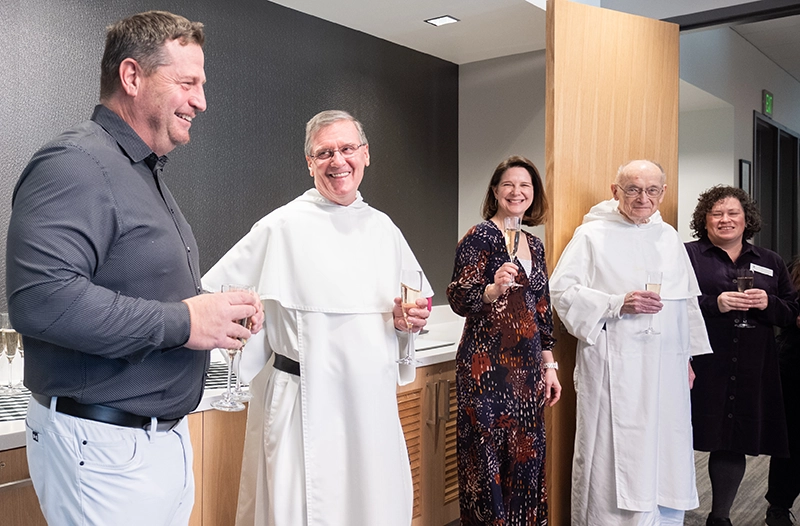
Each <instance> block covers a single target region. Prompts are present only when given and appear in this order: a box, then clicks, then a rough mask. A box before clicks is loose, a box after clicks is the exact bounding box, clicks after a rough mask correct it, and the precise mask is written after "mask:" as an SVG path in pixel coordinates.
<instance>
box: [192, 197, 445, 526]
mask: <svg viewBox="0 0 800 526" xmlns="http://www.w3.org/2000/svg"><path fill="white" fill-rule="evenodd" d="M401 269H417V270H421V269H420V266H419V264H418V263H417V260H416V259H415V257H414V255H413V254H412V252H411V249H410V248H409V246H408V244H407V243H406V241H405V239H404V238H403V235H402V233H401V232H400V230H399V229H398V228H397V227H396V226H395V225H394V223H392V221H391V220H390V219H389V218H388V216H386V215H385V214H383V213H382V212H379V211H377V210H375V209H373V208H371V207H369V206H368V205H367V204H366V203H365V202H364V201H363V200H362V199H361V195H360V194H358V196H357V199H356V201H355V202H354V203H352V204H351V205H349V206H340V205H337V204H335V203H332V202H330V201H328V200H327V199H325V198H324V197H322V195H321V194H320V193H319V192H318V191H317V190H315V189H312V190H309V191H307V192H306V193H305V194H303V195H301V196H300V197H298V198H297V199H295V200H294V201H292V202H290V203H288V204H287V205H285V206H283V207H281V208H278V209H277V210H275V211H274V212H272V213H270V214H269V215H267V216H266V217H264V218H262V219H261V220H260V221H259V222H258V223H256V224H255V225H254V226H253V228H252V230H251V231H250V233H248V234H247V235H246V236H245V237H244V238H242V239H241V240H240V241H239V242H238V243H237V244H236V245H235V246H234V247H233V248H232V249H231V250H230V251H229V252H228V253H227V254H226V255H225V256H224V257H223V258H222V259H221V260H220V261H219V262H218V263H217V264H216V265H215V266H214V267H213V268H212V269H211V270H210V271H209V272H208V273H207V274H206V275H205V276H204V277H203V285H204V287H206V289H208V290H219V287H220V285H222V284H224V283H236V284H251V285H255V286H256V289H257V291H258V293H259V295H260V297H261V299H262V302H263V304H264V313H265V330H264V331H262V332H261V333H259V334H258V335H256V336H254V337H253V338H252V339H251V340H250V341H249V342H248V343H247V346H246V347H245V349H244V352H243V355H242V356H243V358H242V376H243V378H244V379H245V380H248V379H250V378H252V377H253V375H254V374H255V373H256V372H258V374H257V375H256V376H255V378H253V380H252V382H251V385H250V390H251V392H252V393H253V395H254V399H253V400H252V401H251V402H250V408H249V413H248V422H247V435H246V438H245V453H244V460H243V469H242V477H241V485H240V494H239V507H238V513H237V525H240V526H241V525H259V526H261V525H265V526H266V525H269V526H272V525H276V526H289V525H291V526H301V525H308V526H321V525H326V526H351V525H354V524H364V525H366V524H381V525H386V526H408V525H409V524H410V523H411V513H412V505H413V488H412V483H411V471H410V466H409V461H408V454H407V450H406V445H405V440H404V437H403V430H402V428H401V425H400V419H399V416H398V411H397V398H396V386H397V383H398V380H399V381H400V383H406V382H410V381H412V380H413V378H414V372H415V371H414V369H413V367H408V366H398V365H397V363H396V360H397V358H398V357H399V354H400V353H399V348H398V336H400V338H401V339H403V338H402V333H398V332H397V331H396V330H395V328H394V322H393V316H392V308H393V306H394V303H393V300H394V298H395V297H397V296H399V288H400V272H401ZM423 281H424V287H423V293H424V295H425V296H428V297H429V296H431V295H432V294H433V292H432V291H431V289H430V285H429V284H428V282H427V280H426V279H424V278H423ZM273 351H274V352H277V353H279V354H282V355H284V356H287V357H289V358H291V359H293V360H296V361H298V362H299V363H300V369H301V375H300V377H299V378H298V377H297V376H294V375H290V374H288V373H285V372H283V371H278V370H276V369H274V368H273V367H271V365H270V364H271V360H270V362H269V364H267V360H268V359H269V358H270V356H271V354H272V352H273ZM298 493H300V494H301V495H299V496H298Z"/></svg>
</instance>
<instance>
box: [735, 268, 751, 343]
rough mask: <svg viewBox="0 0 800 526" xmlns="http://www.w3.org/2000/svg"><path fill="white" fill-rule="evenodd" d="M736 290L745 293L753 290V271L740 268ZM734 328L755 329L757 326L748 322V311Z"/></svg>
mask: <svg viewBox="0 0 800 526" xmlns="http://www.w3.org/2000/svg"><path fill="white" fill-rule="evenodd" d="M736 288H737V290H738V291H739V292H744V291H746V290H747V289H752V288H753V271H752V270H750V269H749V268H740V269H737V270H736ZM734 327H739V328H740V329H754V328H755V325H753V324H752V323H750V322H749V321H747V310H745V311H744V312H742V321H740V322H739V323H736V324H734Z"/></svg>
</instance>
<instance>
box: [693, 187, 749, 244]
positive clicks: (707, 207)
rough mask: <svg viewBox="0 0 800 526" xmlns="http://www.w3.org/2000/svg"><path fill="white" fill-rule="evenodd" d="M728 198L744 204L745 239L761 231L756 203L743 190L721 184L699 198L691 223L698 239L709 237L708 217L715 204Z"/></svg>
mask: <svg viewBox="0 0 800 526" xmlns="http://www.w3.org/2000/svg"><path fill="white" fill-rule="evenodd" d="M728 197H734V198H736V199H738V200H739V203H741V204H742V210H744V219H745V224H744V235H743V237H744V239H750V238H751V237H753V234H755V233H756V232H758V231H760V230H761V213H760V212H759V211H758V208H756V204H755V202H754V201H753V199H752V198H751V197H750V196H749V195H748V194H747V192H745V191H744V190H742V189H741V188H735V187H733V186H725V185H721V184H719V185H717V186H712V187H711V188H709V189H708V190H706V191H705V192H703V193H702V194H700V197H698V198H697V206H696V207H695V209H694V213H692V222H691V223H689V228H691V229H692V232H694V235H695V236H696V237H697V238H699V239H703V238H705V237H708V231H707V230H706V215H708V213H709V212H711V209H712V208H714V205H715V204H717V203H719V202H720V201H722V200H723V199H726V198H728Z"/></svg>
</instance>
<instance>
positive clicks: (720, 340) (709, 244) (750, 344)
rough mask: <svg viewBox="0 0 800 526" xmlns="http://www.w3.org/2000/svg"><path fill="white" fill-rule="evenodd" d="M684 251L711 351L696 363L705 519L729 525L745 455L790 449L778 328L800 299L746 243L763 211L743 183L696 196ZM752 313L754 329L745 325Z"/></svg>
mask: <svg viewBox="0 0 800 526" xmlns="http://www.w3.org/2000/svg"><path fill="white" fill-rule="evenodd" d="M691 228H692V229H693V230H694V233H695V234H696V235H697V237H698V238H699V239H698V240H697V241H693V242H691V243H687V245H686V250H687V252H688V253H689V258H690V259H691V261H692V265H693V266H694V270H695V274H696V275H697V281H698V283H699V284H700V290H701V293H702V294H701V296H700V308H701V310H702V312H703V317H704V319H705V322H706V328H707V329H708V336H709V340H710V342H711V347H712V348H713V349H714V353H713V354H707V355H704V356H698V357H696V358H695V359H694V361H693V362H692V366H693V368H694V371H695V373H696V375H697V378H696V379H695V382H694V388H693V389H692V426H693V428H694V448H695V449H696V450H698V451H710V452H711V454H710V456H709V461H708V472H709V476H710V479H711V488H712V508H711V514H710V515H709V517H708V520H707V522H706V524H707V525H730V524H731V522H730V519H729V514H730V508H731V505H732V504H733V500H734V498H735V497H736V491H737V490H738V488H739V484H740V483H741V480H742V477H743V475H744V470H745V455H774V456H780V457H786V456H788V452H789V451H788V444H787V435H786V421H785V417H784V412H783V402H782V398H781V384H780V377H779V371H778V352H777V346H776V344H775V338H774V332H773V331H774V327H775V326H778V327H782V326H785V325H789V324H791V323H794V321H795V318H796V317H797V314H798V296H797V292H796V290H795V288H794V286H793V285H792V281H791V279H790V277H789V272H788V271H787V270H786V265H785V263H784V262H783V260H782V259H781V257H780V256H779V255H778V254H776V253H774V252H772V251H770V250H767V249H764V248H760V247H756V246H754V245H751V244H750V243H748V242H747V241H746V240H747V239H749V238H751V237H752V236H753V234H755V233H756V232H758V231H759V230H760V228H761V218H760V216H759V213H758V210H757V209H756V207H755V205H754V204H753V201H752V200H751V199H750V197H749V196H748V195H747V194H746V193H745V192H744V191H743V190H741V189H739V188H733V187H730V186H715V187H713V188H711V189H709V190H707V191H706V192H704V193H703V194H702V195H701V196H700V198H699V199H698V204H697V207H696V208H695V211H694V214H693V216H692V222H691ZM739 269H751V270H753V271H754V272H753V274H754V278H753V279H754V281H753V285H752V288H750V289H749V290H747V291H745V292H738V291H737V283H736V281H737V271H738V270H739ZM745 312H746V318H747V321H749V322H750V324H751V325H753V326H754V327H752V328H739V327H737V326H736V325H740V324H741V321H742V320H743V314H745Z"/></svg>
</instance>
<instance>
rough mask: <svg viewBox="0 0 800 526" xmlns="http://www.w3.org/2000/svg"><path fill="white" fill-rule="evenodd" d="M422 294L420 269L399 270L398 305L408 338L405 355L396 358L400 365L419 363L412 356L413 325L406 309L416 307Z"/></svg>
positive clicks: (413, 352)
mask: <svg viewBox="0 0 800 526" xmlns="http://www.w3.org/2000/svg"><path fill="white" fill-rule="evenodd" d="M421 296H422V271H420V270H401V271H400V305H401V307H402V308H403V318H404V319H405V320H406V329H407V330H408V340H407V342H406V355H405V356H403V357H402V358H400V359H399V360H397V363H399V364H401V365H419V362H418V361H417V359H416V358H415V357H414V354H415V350H414V338H413V335H412V332H413V330H412V329H413V327H412V325H411V323H409V321H408V309H413V308H416V306H417V298H420V297H421Z"/></svg>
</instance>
